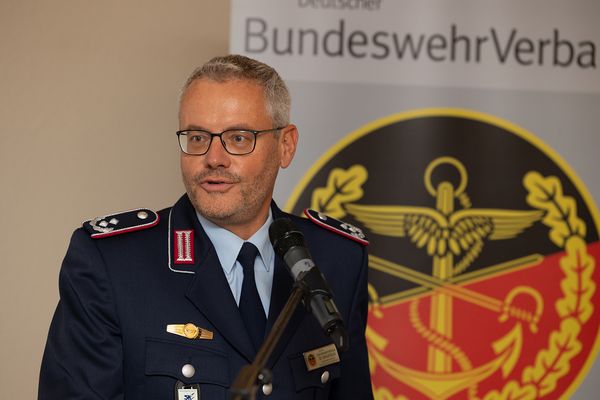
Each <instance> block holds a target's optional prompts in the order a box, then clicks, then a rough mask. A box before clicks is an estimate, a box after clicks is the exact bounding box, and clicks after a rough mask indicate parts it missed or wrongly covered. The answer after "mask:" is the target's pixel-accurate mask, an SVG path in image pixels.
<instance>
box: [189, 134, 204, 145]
mask: <svg viewBox="0 0 600 400" xmlns="http://www.w3.org/2000/svg"><path fill="white" fill-rule="evenodd" d="M206 140H207V138H206V135H190V136H189V141H190V142H194V143H203V142H205V141H206Z"/></svg>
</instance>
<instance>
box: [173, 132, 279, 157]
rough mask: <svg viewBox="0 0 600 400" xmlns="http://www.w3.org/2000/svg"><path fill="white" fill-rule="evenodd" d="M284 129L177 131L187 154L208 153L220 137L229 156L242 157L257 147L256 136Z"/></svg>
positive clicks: (182, 147) (182, 149)
mask: <svg viewBox="0 0 600 400" xmlns="http://www.w3.org/2000/svg"><path fill="white" fill-rule="evenodd" d="M283 128H284V127H280V128H273V129H263V130H262V131H253V130H250V129H228V130H226V131H223V132H221V133H212V132H208V131H204V130H202V129H189V130H183V131H177V132H176V133H177V138H178V139H179V147H181V151H183V152H184V153H185V154H189V155H193V156H201V155H203V154H206V153H207V152H208V149H210V144H211V143H212V140H213V138H214V137H215V136H217V137H219V139H220V140H221V143H222V144H223V148H225V151H227V152H228V153H229V154H232V155H234V156H242V155H244V154H250V153H252V152H253V151H254V148H255V147H256V136H257V135H258V134H260V133H267V132H276V131H279V130H281V129H283Z"/></svg>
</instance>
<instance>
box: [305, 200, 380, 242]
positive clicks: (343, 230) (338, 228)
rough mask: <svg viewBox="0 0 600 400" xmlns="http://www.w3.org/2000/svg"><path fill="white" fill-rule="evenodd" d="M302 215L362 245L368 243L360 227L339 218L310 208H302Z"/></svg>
mask: <svg viewBox="0 0 600 400" xmlns="http://www.w3.org/2000/svg"><path fill="white" fill-rule="evenodd" d="M304 215H306V216H307V217H308V219H309V220H311V221H312V222H314V223H315V224H317V225H319V226H321V227H323V228H325V229H327V230H330V231H332V232H335V233H337V234H339V235H342V236H345V237H347V238H349V239H352V240H354V241H356V242H358V243H360V244H362V245H364V246H367V245H368V244H369V241H368V240H367V236H366V235H365V234H364V232H363V231H362V229H360V228H358V227H356V226H354V225H352V224H349V223H347V222H344V221H340V220H339V219H336V218H333V217H330V216H329V215H325V214H323V213H321V212H318V211H315V210H311V209H310V208H307V209H306V210H304Z"/></svg>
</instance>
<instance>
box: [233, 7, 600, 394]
mask: <svg viewBox="0 0 600 400" xmlns="http://www.w3.org/2000/svg"><path fill="white" fill-rule="evenodd" d="M357 5H358V7H355V8H350V7H348V6H357ZM598 16H600V3H599V2H597V1H595V0H588V1H582V0H579V1H572V2H568V3H565V2H562V1H554V0H553V1H540V0H536V1H529V2H521V1H517V0H510V1H503V2H481V1H466V0H454V1H452V2H448V1H442V0H438V1H434V0H426V1H423V0H421V1H419V0H406V1H391V0H387V1H386V0H379V1H376V0H371V1H368V0H364V1H353V0H329V1H328V0H320V1H319V0H233V1H232V17H231V43H230V46H231V52H233V53H241V54H246V55H248V56H250V57H254V58H257V59H260V60H263V61H265V62H267V63H269V64H271V65H273V66H275V67H276V68H277V69H278V70H279V72H280V73H281V74H282V76H283V77H284V79H286V81H287V82H288V85H289V87H290V90H291V92H292V99H293V106H292V110H293V111H292V117H293V118H292V119H293V121H294V123H296V124H297V125H298V127H299V131H300V147H299V149H298V154H297V157H296V159H295V160H294V163H293V165H292V167H290V168H289V169H288V170H286V171H285V172H284V173H283V174H282V176H281V177H280V179H279V182H278V186H277V188H276V193H275V198H276V200H277V201H278V202H279V203H280V205H284V204H285V202H286V200H287V199H288V197H289V196H290V194H291V191H292V190H293V188H294V187H295V186H296V184H297V183H298V182H299V180H300V179H301V178H302V177H303V176H304V174H305V173H306V172H307V170H308V168H309V167H310V166H311V165H312V164H313V163H314V162H315V161H316V160H317V159H318V158H319V157H320V156H321V155H322V154H323V153H324V152H325V151H326V150H327V149H329V148H330V147H331V146H333V145H334V144H335V143H336V142H338V141H339V140H340V139H341V138H343V137H344V136H346V135H347V134H349V133H350V132H352V131H354V130H356V129H357V128H359V127H360V126H362V125H364V124H366V123H368V122H371V121H373V120H376V119H378V118H381V117H383V116H386V115H391V114H396V113H399V112H401V111H406V110H411V109H418V108H430V107H455V108H467V109H473V110H477V111H482V112H485V113H489V114H492V115H495V116H498V117H501V118H504V119H506V120H509V121H511V122H513V123H516V124H518V125H520V126H522V127H524V128H525V129H527V130H529V131H530V132H533V133H534V134H535V135H536V136H538V137H539V138H540V139H542V140H543V141H544V142H545V143H546V144H548V145H549V146H550V147H552V148H553V149H554V150H556V151H557V152H558V153H559V154H560V156H561V157H562V158H563V159H565V160H566V162H567V163H568V164H569V165H570V166H571V167H572V168H573V169H574V171H575V172H576V173H577V175H578V176H579V177H580V178H581V179H582V180H583V182H584V183H585V185H586V186H587V188H588V190H589V192H590V194H591V196H592V198H593V199H594V200H595V201H596V202H597V201H598V200H599V199H600V177H599V176H598V169H599V163H598V161H597V158H598V155H597V153H598V150H599V149H600V132H599V128H598V127H599V126H600V74H599V72H598V66H597V65H598V59H599V56H598V47H600V25H598V23H597V19H598ZM342 26H343V28H341V27H342ZM300 31H303V33H300ZM356 32H360V33H356ZM394 35H395V36H394ZM407 35H411V38H412V40H413V42H412V43H413V45H414V46H417V45H418V43H419V40H421V41H422V43H421V47H420V50H419V51H417V50H416V47H414V46H413V52H412V53H411V52H410V51H409V50H406V48H405V52H404V55H403V57H402V58H401V59H400V58H399V57H398V53H397V50H396V42H397V43H400V45H401V43H403V41H405V40H407V39H406V38H407ZM463 37H464V38H465V39H462V38H463ZM394 38H396V39H394ZM421 38H422V39H421ZM301 39H302V40H303V42H302V43H303V46H302V47H300V41H301ZM315 39H316V41H315ZM394 40H396V42H394ZM467 42H468V45H467ZM477 43H480V44H479V62H476V61H475V54H476V52H477V51H478V50H477V46H478V44H477ZM567 43H568V44H567ZM467 47H468V48H469V54H468V57H467V54H466V53H467V50H466V49H467ZM385 49H387V54H386V50H385ZM315 51H316V54H315ZM417 53H418V55H414V54H417ZM384 55H385V57H384ZM361 56H362V57H361ZM377 57H379V58H377ZM569 60H570V61H569ZM596 364H597V363H596ZM594 378H596V379H594ZM598 378H600V366H598V365H595V366H594V367H593V368H592V369H591V370H590V372H589V374H588V376H587V378H586V379H585V381H584V382H583V384H582V385H581V386H580V387H579V388H578V390H577V391H576V392H575V395H574V396H573V398H575V399H591V398H595V397H597V395H595V394H594V393H598V392H600V382H599V379H598Z"/></svg>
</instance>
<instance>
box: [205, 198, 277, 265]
mask: <svg viewBox="0 0 600 400" xmlns="http://www.w3.org/2000/svg"><path fill="white" fill-rule="evenodd" d="M196 217H197V218H198V221H200V225H202V228H204V231H205V232H206V235H207V236H208V238H209V239H210V241H211V242H212V244H213V247H214V248H215V251H216V252H217V256H218V257H219V261H220V262H221V266H222V267H223V270H224V271H225V273H226V274H230V273H231V270H232V269H233V267H234V265H235V261H236V259H237V256H238V254H239V252H240V249H241V248H242V245H243V244H244V242H245V241H246V242H250V243H252V244H253V245H255V246H256V248H257V249H258V252H259V254H260V257H261V258H262V260H263V264H264V266H265V268H266V270H267V271H269V270H270V269H271V263H272V261H273V257H274V255H275V252H274V251H273V246H271V242H270V240H269V226H271V222H273V214H272V212H271V210H270V209H269V215H268V217H267V220H266V221H265V223H264V224H263V225H262V226H261V227H260V228H259V229H258V231H256V232H255V233H254V235H252V236H251V237H250V238H249V239H248V240H244V239H242V238H240V237H239V236H237V235H236V234H234V233H233V232H230V231H228V230H227V229H224V228H222V227H220V226H218V225H217V224H215V223H213V222H211V221H209V220H208V219H206V218H204V217H203V216H202V215H200V213H199V212H198V211H196Z"/></svg>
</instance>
